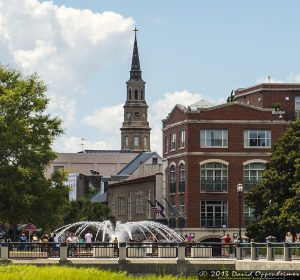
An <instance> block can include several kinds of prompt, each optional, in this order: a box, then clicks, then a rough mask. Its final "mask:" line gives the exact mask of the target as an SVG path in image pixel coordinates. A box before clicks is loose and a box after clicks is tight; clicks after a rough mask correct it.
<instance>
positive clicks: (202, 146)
mask: <svg viewBox="0 0 300 280" xmlns="http://www.w3.org/2000/svg"><path fill="white" fill-rule="evenodd" d="M212 130H214V131H222V143H223V142H224V139H225V138H224V131H227V145H226V146H225V145H224V146H223V145H222V146H208V145H206V131H212ZM201 132H204V133H205V135H204V141H205V143H202V141H201ZM228 138H229V137H228V129H201V130H200V147H201V148H203V149H212V148H217V149H227V148H228Z"/></svg>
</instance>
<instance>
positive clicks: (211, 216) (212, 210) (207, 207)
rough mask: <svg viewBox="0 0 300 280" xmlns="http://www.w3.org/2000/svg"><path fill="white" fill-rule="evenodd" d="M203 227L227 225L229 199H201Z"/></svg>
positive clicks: (222, 226)
mask: <svg viewBox="0 0 300 280" xmlns="http://www.w3.org/2000/svg"><path fill="white" fill-rule="evenodd" d="M200 212H201V213H200V214H201V227H212V228H213V227H216V228H224V227H227V225H228V221H227V215H228V213H227V201H223V200H221V201H218V200H213V201H207V200H202V201H201V210H200Z"/></svg>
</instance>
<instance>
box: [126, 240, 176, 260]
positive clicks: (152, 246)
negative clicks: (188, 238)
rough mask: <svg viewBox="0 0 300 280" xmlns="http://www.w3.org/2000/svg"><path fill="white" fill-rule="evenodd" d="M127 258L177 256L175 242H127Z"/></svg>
mask: <svg viewBox="0 0 300 280" xmlns="http://www.w3.org/2000/svg"><path fill="white" fill-rule="evenodd" d="M126 256H127V258H177V256H178V247H177V243H158V242H154V243H147V242H145V243H136V242H134V243H127V248H126Z"/></svg>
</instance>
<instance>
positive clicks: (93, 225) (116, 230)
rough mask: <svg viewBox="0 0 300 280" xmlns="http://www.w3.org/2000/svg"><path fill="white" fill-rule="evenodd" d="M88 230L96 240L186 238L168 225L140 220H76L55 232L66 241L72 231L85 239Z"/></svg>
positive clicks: (170, 239)
mask: <svg viewBox="0 0 300 280" xmlns="http://www.w3.org/2000/svg"><path fill="white" fill-rule="evenodd" d="M87 231H92V232H93V236H94V240H95V242H107V241H108V242H112V241H113V239H114V238H115V237H117V239H118V241H119V242H126V241H129V240H134V239H135V238H136V237H137V236H138V239H139V241H143V240H146V239H147V237H148V236H149V235H151V236H152V237H153V239H154V240H157V239H159V240H158V241H160V242H161V241H163V242H183V241H184V239H183V237H182V236H180V235H179V234H178V233H176V232H175V231H174V230H173V229H170V228H169V227H167V226H166V225H163V224H160V223H157V222H152V221H139V222H127V223H124V224H122V223H120V222H117V223H116V226H115V227H114V225H113V224H112V223H111V221H108V220H106V221H103V222H96V221H83V222H76V223H72V224H69V225H65V226H62V227H61V228H58V229H56V230H55V231H54V232H53V233H55V234H56V235H57V237H60V238H61V240H62V241H64V240H65V239H66V238H67V236H68V235H69V234H70V233H71V232H72V233H75V235H76V236H77V237H80V238H82V239H84V235H85V233H86V232H87Z"/></svg>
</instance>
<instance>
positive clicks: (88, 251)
mask: <svg viewBox="0 0 300 280" xmlns="http://www.w3.org/2000/svg"><path fill="white" fill-rule="evenodd" d="M118 257H119V248H118V244H117V243H68V258H118Z"/></svg>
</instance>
